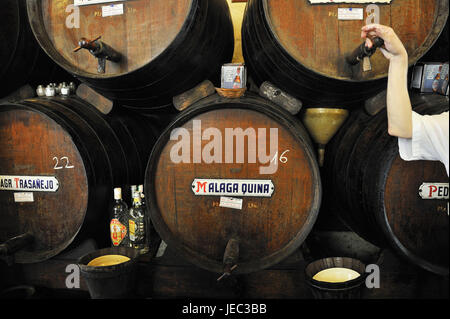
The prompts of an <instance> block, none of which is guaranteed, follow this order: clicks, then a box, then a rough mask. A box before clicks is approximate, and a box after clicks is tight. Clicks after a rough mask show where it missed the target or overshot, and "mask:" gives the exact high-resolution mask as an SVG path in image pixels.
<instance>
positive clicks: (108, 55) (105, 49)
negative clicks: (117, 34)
mask: <svg viewBox="0 0 450 319" xmlns="http://www.w3.org/2000/svg"><path fill="white" fill-rule="evenodd" d="M100 39H101V36H98V37H97V38H95V39H93V40H88V39H86V38H81V39H80V41H79V42H78V47H76V48H75V49H74V50H73V52H78V51H79V50H81V49H86V50H89V52H90V53H91V54H92V55H93V56H95V57H96V58H97V59H98V67H97V72H98V73H105V68H106V60H108V61H112V62H119V61H120V60H121V59H122V56H121V54H120V53H118V52H117V51H115V50H114V49H113V48H111V47H110V46H109V45H107V44H105V43H104V42H102V41H100Z"/></svg>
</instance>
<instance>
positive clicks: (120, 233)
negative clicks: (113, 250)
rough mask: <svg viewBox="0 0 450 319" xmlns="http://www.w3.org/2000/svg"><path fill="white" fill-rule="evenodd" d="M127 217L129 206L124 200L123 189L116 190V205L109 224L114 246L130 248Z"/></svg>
mask: <svg viewBox="0 0 450 319" xmlns="http://www.w3.org/2000/svg"><path fill="white" fill-rule="evenodd" d="M127 216H128V205H127V204H126V203H125V202H124V201H123V200H122V189H121V188H119V187H118V188H114V205H113V208H112V213H111V220H110V224H109V227H110V234H111V243H112V246H116V247H117V246H128V243H127V238H128V236H127V235H128V232H127V226H126V225H127Z"/></svg>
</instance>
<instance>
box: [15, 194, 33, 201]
mask: <svg viewBox="0 0 450 319" xmlns="http://www.w3.org/2000/svg"><path fill="white" fill-rule="evenodd" d="M14 202H15V203H32V202H34V197H33V193H29V192H26V193H14Z"/></svg>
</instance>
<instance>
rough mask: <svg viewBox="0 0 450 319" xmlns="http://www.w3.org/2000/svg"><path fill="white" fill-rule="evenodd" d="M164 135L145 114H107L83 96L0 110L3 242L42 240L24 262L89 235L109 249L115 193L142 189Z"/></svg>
mask: <svg viewBox="0 0 450 319" xmlns="http://www.w3.org/2000/svg"><path fill="white" fill-rule="evenodd" d="M156 132H157V126H156V125H154V124H152V123H151V122H150V123H149V121H147V120H146V119H144V117H142V116H140V115H133V114H132V112H130V111H128V112H126V113H125V114H124V113H121V112H114V111H113V113H112V114H111V115H108V116H104V115H102V114H101V113H100V112H99V111H97V110H96V109H95V108H94V107H93V106H92V105H90V104H87V103H86V102H84V101H82V100H81V99H79V98H38V99H30V100H25V101H23V102H20V103H16V104H3V105H0V163H1V165H0V175H1V177H0V207H1V210H0V243H2V242H5V241H6V240H8V239H10V238H12V237H15V236H18V235H21V234H23V233H30V234H31V235H32V236H33V237H34V241H33V244H32V245H31V246H29V247H26V248H24V249H23V250H21V251H19V252H17V253H16V255H15V260H16V262H19V263H31V262H39V261H42V260H46V259H48V258H50V257H53V256H55V255H56V254H58V253H59V252H61V251H62V250H64V249H65V248H66V247H68V246H69V245H70V244H71V243H72V242H74V243H75V242H77V241H74V240H75V239H80V240H81V239H86V238H88V237H87V236H89V238H93V239H96V240H98V244H99V246H102V245H104V244H105V243H106V244H108V245H109V234H108V231H109V227H108V222H107V219H108V216H109V213H108V207H109V205H110V204H111V203H112V201H113V193H112V190H113V188H114V187H126V185H130V184H140V183H142V181H143V176H144V169H145V166H146V164H147V159H148V156H149V154H150V151H151V146H152V144H153V142H154V141H156V136H157V133H156ZM78 242H79V241H78Z"/></svg>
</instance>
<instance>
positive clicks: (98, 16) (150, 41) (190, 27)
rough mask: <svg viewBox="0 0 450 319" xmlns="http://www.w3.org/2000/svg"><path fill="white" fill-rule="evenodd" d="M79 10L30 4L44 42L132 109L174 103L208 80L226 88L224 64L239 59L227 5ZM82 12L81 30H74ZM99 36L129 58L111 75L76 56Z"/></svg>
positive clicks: (197, 2) (67, 65)
mask: <svg viewBox="0 0 450 319" xmlns="http://www.w3.org/2000/svg"><path fill="white" fill-rule="evenodd" d="M73 4H74V1H72V0H63V1H57V2H56V1H51V0H44V1H41V0H28V10H29V16H30V21H31V26H32V29H33V31H34V33H35V35H36V38H37V40H38V42H39V43H40V45H41V46H42V48H43V49H44V50H45V51H46V52H47V54H48V55H49V56H50V57H51V58H52V59H53V60H54V61H55V62H57V63H58V64H59V65H60V66H62V67H63V68H64V69H66V70H67V71H69V72H70V73H72V74H73V75H75V76H76V77H77V78H78V79H80V80H81V81H83V82H86V83H87V84H89V85H90V86H91V87H92V88H94V89H95V90H96V91H98V92H99V93H100V94H102V95H104V96H106V97H108V98H110V99H114V100H117V101H119V102H120V103H122V104H124V105H129V106H140V107H145V108H155V107H161V106H164V105H170V104H171V101H172V97H173V96H176V95H178V94H180V93H183V92H185V91H187V90H189V89H191V88H193V87H194V86H196V85H197V84H198V83H200V82H201V81H203V80H205V79H208V78H209V79H211V80H213V81H214V82H215V83H216V85H217V86H218V85H220V82H218V81H219V79H220V67H221V65H222V64H223V63H226V62H230V61H231V58H232V55H233V48H234V35H233V25H232V22H231V17H230V13H229V9H228V5H227V3H226V1H225V0H182V1H181V0H157V1H150V0H135V1H125V2H123V3H120V4H118V5H119V6H123V8H122V9H123V10H122V11H120V9H119V11H118V14H117V15H111V16H109V15H108V14H107V13H106V12H105V13H104V12H103V10H104V8H107V6H106V5H105V3H100V4H92V5H84V6H78V7H75V8H74V7H72V6H70V5H73ZM110 5H111V4H110ZM68 6H69V7H68ZM105 6H106V7H105ZM66 10H67V12H66ZM77 10H79V11H77ZM76 12H79V16H80V19H79V21H80V23H79V25H78V26H79V27H78V28H77V27H71V26H74V23H75V22H76V21H77V20H74V17H75V16H74V14H75V13H76ZM66 23H69V27H67V26H66ZM99 36H101V39H100V40H99V41H101V42H103V43H104V44H106V45H107V46H109V47H110V48H112V49H113V50H114V51H115V52H116V53H118V54H119V55H120V56H121V58H120V60H118V61H116V62H113V61H107V62H106V68H105V72H104V73H98V71H97V67H98V59H97V58H95V57H94V56H93V55H92V54H91V53H90V52H89V51H88V50H86V49H81V50H80V51H78V52H74V48H76V47H78V43H79V40H80V39H81V38H86V39H89V40H93V39H96V38H97V37H99Z"/></svg>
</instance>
